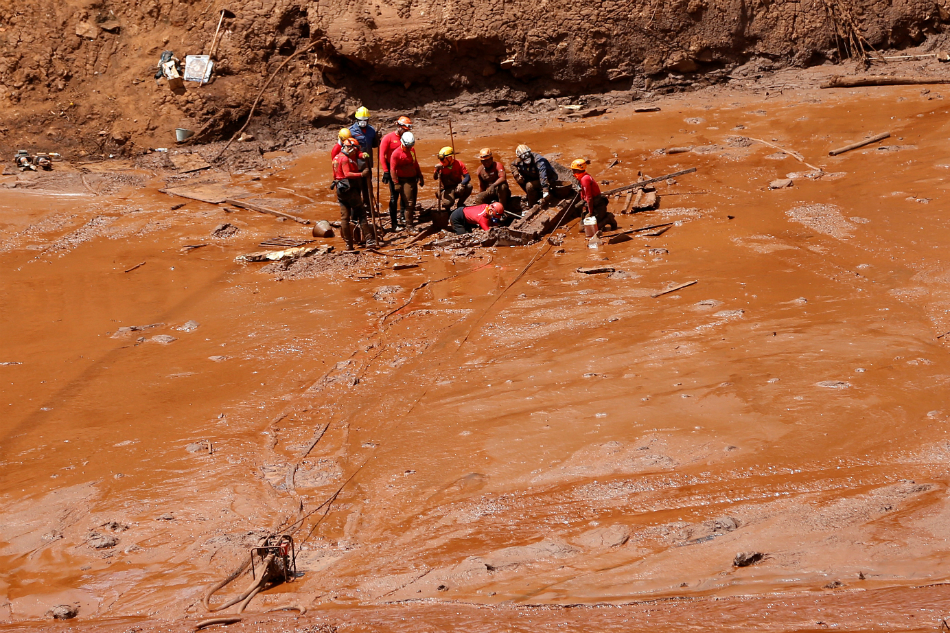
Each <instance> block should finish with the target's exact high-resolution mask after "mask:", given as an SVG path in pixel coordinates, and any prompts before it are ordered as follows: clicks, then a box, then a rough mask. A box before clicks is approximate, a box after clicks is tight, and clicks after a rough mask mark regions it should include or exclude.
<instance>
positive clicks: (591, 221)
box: [584, 215, 598, 238]
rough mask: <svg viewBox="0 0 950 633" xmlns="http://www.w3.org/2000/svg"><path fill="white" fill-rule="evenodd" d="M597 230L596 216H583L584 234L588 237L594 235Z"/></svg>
mask: <svg viewBox="0 0 950 633" xmlns="http://www.w3.org/2000/svg"><path fill="white" fill-rule="evenodd" d="M597 230H598V227H597V218H595V217H594V216H592V215H589V216H587V217H586V218H584V235H586V236H587V237H589V238H590V237H594V236H595V235H597Z"/></svg>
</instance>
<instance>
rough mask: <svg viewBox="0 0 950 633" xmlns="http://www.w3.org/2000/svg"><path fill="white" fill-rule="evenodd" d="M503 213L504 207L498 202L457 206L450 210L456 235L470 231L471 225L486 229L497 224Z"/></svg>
mask: <svg viewBox="0 0 950 633" xmlns="http://www.w3.org/2000/svg"><path fill="white" fill-rule="evenodd" d="M504 215H505V207H503V206H501V203H500V202H492V203H491V204H477V205H475V206H473V207H459V208H458V209H456V210H455V211H453V212H452V228H453V229H455V233H456V234H457V235H463V234H465V233H471V232H472V227H476V226H477V227H478V228H480V229H481V230H483V231H487V230H488V229H490V228H491V227H492V226H493V225H496V224H499V223H500V222H501V218H502V217H503V216H504Z"/></svg>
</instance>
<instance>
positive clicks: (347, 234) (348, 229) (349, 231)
mask: <svg viewBox="0 0 950 633" xmlns="http://www.w3.org/2000/svg"><path fill="white" fill-rule="evenodd" d="M340 233H342V234H343V241H344V242H346V250H348V251H351V250H353V225H351V224H350V223H349V222H341V223H340Z"/></svg>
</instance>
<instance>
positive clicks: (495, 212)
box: [485, 202, 505, 218]
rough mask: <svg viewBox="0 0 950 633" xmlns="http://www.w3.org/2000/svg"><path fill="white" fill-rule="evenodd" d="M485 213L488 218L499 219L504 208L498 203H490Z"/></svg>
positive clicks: (503, 212)
mask: <svg viewBox="0 0 950 633" xmlns="http://www.w3.org/2000/svg"><path fill="white" fill-rule="evenodd" d="M485 211H487V212H488V215H489V216H490V217H493V218H500V217H501V216H503V215H504V214H505V207H504V206H502V204H501V203H500V202H492V203H491V204H490V205H488V208H487V209H485Z"/></svg>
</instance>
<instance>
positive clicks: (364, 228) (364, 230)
mask: <svg viewBox="0 0 950 633" xmlns="http://www.w3.org/2000/svg"><path fill="white" fill-rule="evenodd" d="M360 233H361V234H362V235H363V239H364V240H365V242H364V246H366V248H376V234H375V233H373V227H372V226H370V223H369V222H367V221H366V220H363V221H362V222H360Z"/></svg>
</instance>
